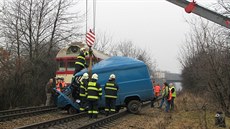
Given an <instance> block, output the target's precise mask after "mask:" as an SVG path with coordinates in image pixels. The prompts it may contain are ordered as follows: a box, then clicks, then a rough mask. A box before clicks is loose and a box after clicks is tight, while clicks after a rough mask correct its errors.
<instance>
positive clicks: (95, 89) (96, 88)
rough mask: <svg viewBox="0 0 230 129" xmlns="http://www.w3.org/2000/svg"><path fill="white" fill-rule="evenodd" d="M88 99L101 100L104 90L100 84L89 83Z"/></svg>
mask: <svg viewBox="0 0 230 129" xmlns="http://www.w3.org/2000/svg"><path fill="white" fill-rule="evenodd" d="M87 93H88V94H87V99H95V100H97V99H99V97H101V96H102V89H101V86H100V84H99V83H97V82H95V81H93V80H92V81H91V82H88V87H87Z"/></svg>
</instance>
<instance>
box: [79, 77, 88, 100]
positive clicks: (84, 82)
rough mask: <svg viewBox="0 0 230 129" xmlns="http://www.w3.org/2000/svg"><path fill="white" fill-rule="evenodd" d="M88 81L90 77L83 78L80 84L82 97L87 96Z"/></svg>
mask: <svg viewBox="0 0 230 129" xmlns="http://www.w3.org/2000/svg"><path fill="white" fill-rule="evenodd" d="M87 83H88V79H83V80H82V81H81V84H80V94H79V95H80V96H81V97H86V95H87Z"/></svg>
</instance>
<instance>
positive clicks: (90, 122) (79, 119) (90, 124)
mask: <svg viewBox="0 0 230 129" xmlns="http://www.w3.org/2000/svg"><path fill="white" fill-rule="evenodd" d="M158 100H160V99H157V100H156V101H158ZM149 104H150V102H148V103H145V104H143V105H142V106H143V107H146V106H148V105H149ZM127 114H129V113H128V112H127V111H126V110H124V111H121V112H119V113H116V114H113V115H110V116H108V117H105V116H104V115H103V117H102V116H100V117H99V119H89V118H88V117H87V113H85V112H83V113H79V114H75V115H71V116H67V117H63V118H60V119H55V120H50V121H46V122H41V123H36V124H31V125H26V126H22V127H18V128H17V129H38V128H39V129H41V128H50V129H52V127H53V128H56V127H55V126H57V127H60V128H68V129H69V128H71V127H72V128H79V129H90V128H99V127H101V126H102V125H103V126H105V125H106V123H110V122H111V121H114V120H116V119H119V118H120V117H124V116H126V115H127ZM83 119H84V120H83ZM75 122H76V123H75ZM71 123H72V124H71ZM60 124H62V125H60ZM65 124H66V125H65Z"/></svg>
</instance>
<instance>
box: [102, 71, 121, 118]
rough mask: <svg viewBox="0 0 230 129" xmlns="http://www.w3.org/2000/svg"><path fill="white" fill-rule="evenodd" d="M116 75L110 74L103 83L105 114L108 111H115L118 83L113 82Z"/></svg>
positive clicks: (108, 112)
mask: <svg viewBox="0 0 230 129" xmlns="http://www.w3.org/2000/svg"><path fill="white" fill-rule="evenodd" d="M115 78H116V76H115V75H114V74H111V75H110V77H109V80H108V82H107V83H106V84H105V87H104V90H105V112H106V116H108V115H109V114H110V113H111V114H113V113H115V111H116V110H115V107H116V99H117V91H118V89H119V87H118V85H117V84H116V82H115Z"/></svg>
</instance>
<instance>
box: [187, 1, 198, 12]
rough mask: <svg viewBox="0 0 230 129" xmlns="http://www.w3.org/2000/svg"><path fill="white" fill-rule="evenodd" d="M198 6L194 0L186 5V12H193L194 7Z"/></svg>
mask: <svg viewBox="0 0 230 129" xmlns="http://www.w3.org/2000/svg"><path fill="white" fill-rule="evenodd" d="M195 7H196V2H195V0H193V1H192V2H190V3H189V4H188V5H187V6H186V7H185V12H186V13H191V12H192V11H193V10H194V8H195Z"/></svg>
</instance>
